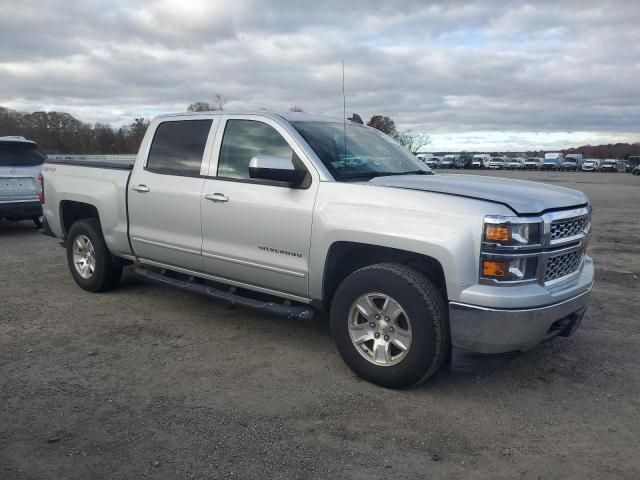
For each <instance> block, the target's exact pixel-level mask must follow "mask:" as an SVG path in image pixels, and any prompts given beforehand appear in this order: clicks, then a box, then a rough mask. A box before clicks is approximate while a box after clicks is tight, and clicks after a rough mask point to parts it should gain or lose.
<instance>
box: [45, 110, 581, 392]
mask: <svg viewBox="0 0 640 480" xmlns="http://www.w3.org/2000/svg"><path fill="white" fill-rule="evenodd" d="M43 187H44V215H45V217H46V223H45V230H47V231H49V232H50V233H51V234H52V235H54V236H56V237H59V238H61V239H63V240H64V244H65V245H66V251H67V260H68V264H69V269H70V271H71V274H72V275H73V278H74V279H75V281H76V282H77V283H78V285H79V286H80V287H82V288H84V289H85V290H88V291H91V292H99V291H103V290H107V289H109V288H112V287H113V286H114V285H116V283H117V282H118V280H119V278H120V275H121V272H122V268H123V266H124V265H127V264H134V265H135V268H136V271H137V272H138V273H140V274H142V275H144V276H145V277H146V278H148V279H150V280H154V281H158V282H164V283H168V284H171V285H173V286H176V287H181V288H184V289H187V290H191V291H194V292H199V293H203V294H206V295H210V296H212V297H215V298H220V299H225V300H229V301H232V302H235V303H237V304H240V305H245V306H249V307H253V308H257V309H261V310H263V311H268V312H272V313H279V314H284V315H288V316H291V317H298V318H308V317H310V316H311V315H312V314H313V311H314V310H326V311H329V312H330V323H331V330H332V333H333V337H334V339H335V342H336V344H337V348H338V351H339V353H340V354H341V356H342V358H343V359H344V360H345V362H346V363H347V364H348V365H349V367H351V369H352V370H353V371H354V372H355V373H356V374H358V375H360V376H361V377H363V378H365V379H367V380H369V381H371V382H374V383H377V384H379V385H383V386H387V387H402V386H407V385H412V384H415V383H417V382H420V381H422V380H424V379H426V378H428V377H429V376H431V375H433V374H434V373H435V372H437V371H438V370H439V369H440V368H441V367H442V366H443V364H445V363H446V362H447V361H448V360H449V359H450V358H451V352H452V348H455V349H461V350H464V351H467V352H479V353H487V354H491V353H501V352H517V351H525V350H528V349H530V348H532V347H534V346H535V345H537V344H539V343H540V342H542V341H544V340H547V339H549V338H552V337H554V336H557V335H563V336H568V335H570V334H572V333H573V332H574V331H575V329H576V328H577V327H578V325H579V324H580V322H581V320H582V317H583V315H584V312H585V309H586V306H587V303H588V297H589V293H590V291H591V288H592V283H593V275H594V270H593V263H592V261H591V259H590V258H589V257H588V256H587V255H586V247H587V242H588V240H589V233H590V228H591V207H590V204H589V200H588V199H587V198H586V197H585V195H583V194H582V193H580V192H577V191H574V190H569V189H565V188H559V187H556V186H550V185H543V184H539V183H531V182H524V181H517V180H512V179H498V178H491V177H484V176H472V175H469V176H467V175H446V174H438V175H436V174H433V173H432V172H431V170H430V169H429V168H428V167H427V166H425V165H424V164H423V163H422V162H420V161H418V160H417V159H416V158H415V157H414V156H413V155H411V154H410V153H409V152H408V151H406V150H405V149H403V148H402V147H401V146H399V145H398V144H397V143H395V142H394V141H393V140H392V139H391V138H389V137H388V136H387V135H384V134H382V133H380V132H378V131H377V130H373V129H371V128H368V127H365V126H362V125H356V124H351V123H346V124H345V123H344V122H342V121H340V120H335V119H331V118H325V117H320V116H314V115H308V114H303V113H286V114H275V113H267V112H262V111H261V112H256V113H238V114H235V113H227V112H218V113H213V112H212V113H197V114H177V115H163V116H160V117H157V118H155V119H154V120H153V121H152V122H151V124H150V126H149V129H148V131H147V133H146V136H145V137H144V140H143V142H142V145H141V147H140V151H139V153H138V156H137V159H136V161H135V164H133V165H118V164H115V163H105V164H87V163H76V164H73V163H70V162H64V161H60V162H48V163H46V164H45V167H44V185H43ZM176 321H177V320H176Z"/></svg>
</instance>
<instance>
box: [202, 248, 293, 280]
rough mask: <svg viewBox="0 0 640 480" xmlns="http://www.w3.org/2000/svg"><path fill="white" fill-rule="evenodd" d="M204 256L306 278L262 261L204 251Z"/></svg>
mask: <svg viewBox="0 0 640 480" xmlns="http://www.w3.org/2000/svg"><path fill="white" fill-rule="evenodd" d="M202 256H203V257H207V258H213V259H215V260H222V261H224V262H230V263H237V264H238V265H246V266H248V267H255V268H261V269H262V270H269V271H270V272H276V273H283V274H285V275H291V276H292V277H298V278H304V277H305V276H306V275H305V274H304V273H302V272H296V271H294V270H286V269H284V268H278V267H272V266H270V265H264V264H262V263H255V262H248V261H246V260H240V259H237V258H231V257H225V256H222V255H216V254H213V253H207V252H202Z"/></svg>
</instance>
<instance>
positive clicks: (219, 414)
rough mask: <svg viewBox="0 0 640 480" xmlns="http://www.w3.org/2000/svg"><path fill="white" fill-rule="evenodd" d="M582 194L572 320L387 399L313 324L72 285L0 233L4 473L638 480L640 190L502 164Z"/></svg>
mask: <svg viewBox="0 0 640 480" xmlns="http://www.w3.org/2000/svg"><path fill="white" fill-rule="evenodd" d="M494 174H495V175H499V176H508V177H517V178H528V179H538V180H540V181H543V182H551V183H553V184H556V185H567V186H569V187H573V188H577V189H579V190H582V191H584V192H586V193H587V194H588V195H589V196H590V198H591V199H592V201H593V205H594V221H593V226H594V234H593V239H592V243H591V245H590V254H591V255H592V256H593V257H594V259H595V262H596V265H597V280H596V286H595V289H594V298H593V301H592V305H591V308H590V310H589V311H588V313H587V315H586V317H585V320H584V322H583V324H582V327H581V328H580V329H579V330H578V332H577V333H576V335H575V336H574V337H572V338H569V339H556V340H555V341H553V342H550V343H547V344H544V345H541V346H540V347H538V348H537V349H535V350H533V351H531V352H529V353H527V354H524V355H522V356H519V357H517V358H515V359H513V360H512V361H510V362H508V363H504V364H500V365H497V366H494V367H493V368H491V369H488V370H487V369H483V370H480V371H475V372H473V373H460V372H452V373H441V374H439V375H438V376H437V377H436V378H434V379H432V380H431V381H430V382H429V383H427V384H426V385H424V386H421V387H419V388H414V389H409V390H403V391H392V390H385V389H382V388H379V387H376V386H374V385H371V384H369V383H366V382H364V381H361V380H359V379H358V378H355V377H354V376H353V374H352V373H351V372H350V371H349V370H348V369H347V367H346V366H345V365H344V364H343V363H342V361H341V360H340V358H339V357H338V354H337V353H336V351H335V349H334V347H333V344H332V341H331V338H330V334H329V329H328V325H327V322H326V318H317V319H315V320H313V321H308V322H302V321H291V320H286V319H282V318H277V317H271V316H267V315H264V314H258V313H256V312H253V311H250V310H244V309H241V308H231V307H230V306H228V305H226V304H224V303H219V302H216V301H213V300H210V299H207V298H202V297H199V296H196V295H192V294H189V293H185V292H182V291H178V290H174V289H171V288H169V287H163V286H158V285H154V284H149V283H145V282H144V281H142V280H141V279H138V278H137V277H136V276H135V275H134V274H133V273H132V272H127V273H126V274H125V276H124V281H123V282H122V284H121V286H120V287H119V288H118V289H117V290H115V291H112V292H109V293H106V294H98V295H96V294H90V293H86V292H84V291H82V290H80V289H79V288H78V287H77V286H76V285H75V284H74V282H73V280H72V279H71V276H70V275H69V273H68V271H67V267H66V263H65V257H64V251H63V250H62V248H60V247H59V246H58V244H57V242H56V241H55V240H54V239H52V238H49V237H45V236H42V235H40V234H38V233H36V231H35V230H34V229H33V227H32V225H31V224H30V223H29V222H22V223H19V224H12V223H9V222H0V292H1V297H0V300H1V301H0V478H2V479H7V480H8V479H14V478H50V479H83V480H84V479H100V478H119V479H132V478H147V477H148V478H167V479H173V478H180V479H186V478H240V479H244V478H260V479H265V478H278V479H281V478H292V479H293V478H329V477H333V478H363V479H364V478H378V477H385V478H388V477H393V478H459V479H514V478H523V479H555V478H579V479H584V478H593V479H605V478H606V479H623V478H624V479H637V478H640V455H639V452H640V450H639V445H640V375H639V373H638V372H639V370H638V367H639V366H640V357H639V353H640V318H639V314H638V309H639V307H640V305H639V303H638V297H637V295H636V292H637V289H638V287H639V286H640V278H639V277H640V255H639V253H640V215H639V213H638V202H639V201H640V179H639V178H638V177H632V176H631V175H623V174H583V173H577V174H570V173H566V174H562V173H538V172H531V173H528V172H497V173H494Z"/></svg>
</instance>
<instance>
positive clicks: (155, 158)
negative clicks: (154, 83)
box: [127, 117, 218, 271]
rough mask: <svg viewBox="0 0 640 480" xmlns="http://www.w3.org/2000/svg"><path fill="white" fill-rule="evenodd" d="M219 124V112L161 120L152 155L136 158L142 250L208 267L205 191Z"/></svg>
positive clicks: (133, 205) (133, 230)
mask: <svg viewBox="0 0 640 480" xmlns="http://www.w3.org/2000/svg"><path fill="white" fill-rule="evenodd" d="M217 124H218V117H213V118H211V117H209V118H206V117H195V118H194V117H177V118H170V119H162V120H161V121H160V122H159V123H158V124H156V129H155V132H154V135H153V140H152V141H151V144H150V145H148V146H147V151H148V153H147V158H146V159H145V161H143V162H140V161H138V162H136V165H135V167H134V171H133V174H132V177H131V180H130V182H129V188H128V192H127V193H128V199H129V201H128V206H129V222H130V232H129V235H130V239H131V244H132V246H133V251H134V253H135V255H136V256H138V257H140V258H143V259H147V260H152V261H154V262H157V263H161V264H164V265H168V266H176V267H181V268H186V269H189V270H197V271H201V270H202V230H201V219H200V195H201V193H202V187H203V184H204V174H205V173H206V172H207V170H208V166H209V160H210V157H211V147H212V144H213V138H214V136H215V131H216V127H217ZM150 128H151V127H150Z"/></svg>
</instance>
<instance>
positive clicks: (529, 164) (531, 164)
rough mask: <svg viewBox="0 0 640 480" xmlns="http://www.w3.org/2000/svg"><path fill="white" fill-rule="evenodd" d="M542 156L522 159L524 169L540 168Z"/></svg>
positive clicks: (542, 161) (542, 160)
mask: <svg viewBox="0 0 640 480" xmlns="http://www.w3.org/2000/svg"><path fill="white" fill-rule="evenodd" d="M543 163H544V158H542V157H529V158H527V159H526V160H525V161H524V169H525V170H542V164H543Z"/></svg>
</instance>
